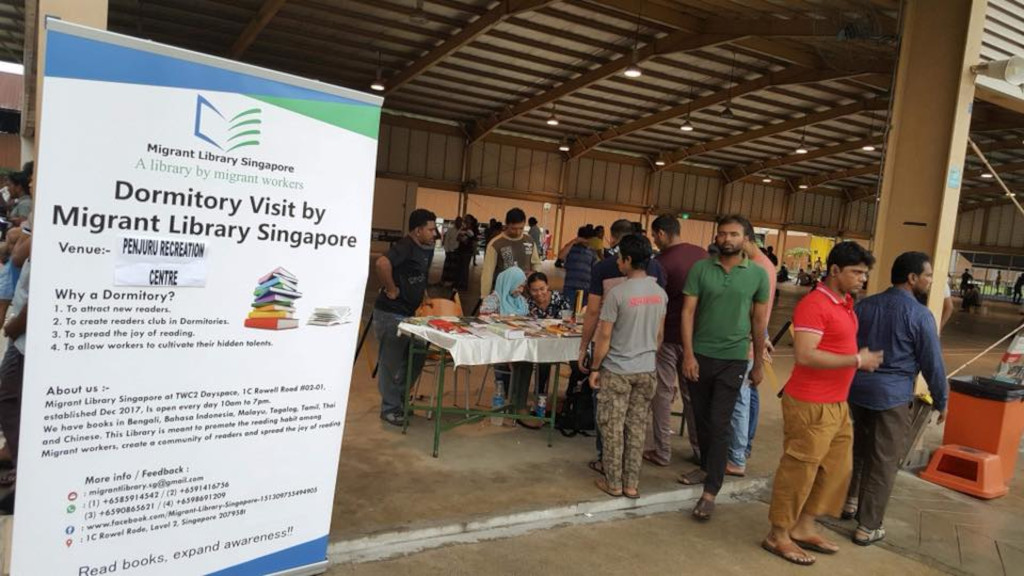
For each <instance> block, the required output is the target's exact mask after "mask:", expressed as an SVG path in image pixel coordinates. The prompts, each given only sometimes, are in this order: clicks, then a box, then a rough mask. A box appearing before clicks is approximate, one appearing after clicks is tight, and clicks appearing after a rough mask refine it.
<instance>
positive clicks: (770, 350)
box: [764, 340, 775, 364]
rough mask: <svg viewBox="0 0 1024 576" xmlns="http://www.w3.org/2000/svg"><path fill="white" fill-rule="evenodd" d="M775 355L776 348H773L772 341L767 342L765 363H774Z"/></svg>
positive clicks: (765, 344)
mask: <svg viewBox="0 0 1024 576" xmlns="http://www.w3.org/2000/svg"><path fill="white" fill-rule="evenodd" d="M774 353H775V346H772V342H771V340H765V342H764V363H765V364H771V363H772V354H774Z"/></svg>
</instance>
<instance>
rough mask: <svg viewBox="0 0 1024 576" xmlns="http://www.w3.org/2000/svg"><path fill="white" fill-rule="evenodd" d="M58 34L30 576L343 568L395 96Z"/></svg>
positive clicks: (39, 260) (130, 42)
mask: <svg viewBox="0 0 1024 576" xmlns="http://www.w3.org/2000/svg"><path fill="white" fill-rule="evenodd" d="M46 33H47V35H48V44H47V47H48V48H47V54H46V57H47V60H46V74H45V78H44V99H43V103H42V105H43V107H42V122H41V128H42V133H41V135H40V158H39V164H38V166H39V170H38V173H37V175H36V186H35V187H36V194H35V195H36V204H35V215H34V231H33V246H32V255H31V260H30V298H29V301H30V304H31V305H30V306H29V322H28V332H27V338H28V339H27V348H26V350H25V360H26V368H25V384H24V397H23V412H22V425H21V430H22V433H21V442H20V456H19V465H18V480H19V481H18V489H17V518H16V522H15V533H14V548H13V552H14V575H15V576H40V575H44V574H45V575H47V576H100V575H106V574H118V575H122V574H124V575H129V576H132V575H146V576H149V575H168V576H170V575H174V576H182V575H192V574H196V575H198V574H211V575H217V576H234V575H254V574H271V573H289V572H290V571H295V570H296V569H302V570H308V569H309V567H311V566H316V565H317V564H318V563H322V562H323V561H324V560H325V553H326V547H327V534H328V531H329V527H330V518H331V510H332V505H333V501H334V486H335V479H336V474H337V467H338V458H339V453H340V449H341V437H342V430H343V427H344V420H345V408H346V402H347V398H348V390H349V382H350V378H351V370H352V357H353V353H354V348H355V342H356V337H357V334H356V331H357V325H356V324H354V323H348V324H341V325H334V326H317V325H310V324H308V321H309V319H310V317H311V316H312V315H313V311H314V310H315V309H316V308H326V307H334V306H343V307H348V308H350V309H352V310H361V309H362V300H363V292H364V289H365V280H366V272H367V266H366V262H367V260H368V257H369V233H370V214H371V206H372V202H373V181H374V165H375V163H376V150H377V130H378V126H379V119H380V99H379V98H376V97H373V96H369V95H364V94H361V93H358V92H354V91H349V90H344V89H341V88H334V87H331V86H327V85H324V84H320V83H316V82H312V81H307V80H303V79H300V78H296V77H292V76H287V75H283V74H278V73H274V72H270V71H266V70H261V69H258V68H254V67H250V66H246V65H242V64H238V63H235V62H229V61H226V60H221V59H217V58H212V57H207V56H203V55H200V54H195V53H192V52H186V51H183V50H178V49H174V48H170V47H166V46H161V45H159V44H153V43H150V42H142V41H138V40H134V39H131V38H127V37H124V36H118V35H114V34H109V33H106V32H99V31H95V30H90V29H86V28H82V27H78V26H74V25H70V24H66V23H61V22H56V21H50V22H49V23H48V30H47V31H46Z"/></svg>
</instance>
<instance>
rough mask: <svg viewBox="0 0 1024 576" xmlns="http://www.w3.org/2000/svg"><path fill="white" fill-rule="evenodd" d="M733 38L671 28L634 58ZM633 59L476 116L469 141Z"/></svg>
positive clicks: (625, 57)
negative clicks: (503, 107) (678, 30)
mask: <svg viewBox="0 0 1024 576" xmlns="http://www.w3.org/2000/svg"><path fill="white" fill-rule="evenodd" d="M735 39H736V36H732V35H719V34H715V35H699V36H694V35H692V34H690V33H687V32H673V33H672V34H669V35H667V36H664V37H662V38H658V39H657V40H655V41H654V42H653V43H651V44H648V45H646V46H644V47H643V48H640V49H639V50H637V61H638V62H643V61H644V60H647V59H649V58H651V57H653V56H657V55H660V54H670V53H673V52H684V51H687V50H695V49H697V48H707V47H709V46H715V45H718V44H724V43H726V42H730V41H732V40H735ZM632 60H633V59H632V56H631V55H623V56H620V57H619V58H616V59H614V60H611V61H610V62H607V63H605V64H602V65H601V66H598V67H597V68H594V69H593V70H591V71H589V72H587V73H585V74H581V75H579V76H577V77H575V78H573V79H572V80H568V81H566V82H563V83H562V84H559V85H558V86H556V87H554V88H552V89H551V90H548V91H547V92H544V93H541V94H538V95H536V96H534V97H532V98H528V99H526V100H523V101H522V102H520V103H518V104H516V105H515V106H512V107H510V108H508V109H506V110H503V111H501V112H500V113H498V114H494V115H492V116H491V117H489V118H481V119H478V120H477V121H476V122H474V124H473V127H472V128H471V129H470V131H469V132H470V139H469V141H470V143H473V142H476V141H477V140H479V139H481V138H483V137H484V136H486V135H487V134H490V132H491V131H492V130H494V129H495V128H497V127H499V126H501V125H502V124H504V123H505V122H508V121H509V120H512V119H515V118H518V117H519V116H522V115H523V114H526V113H527V112H530V111H531V110H536V109H537V108H540V107H542V106H544V105H546V104H550V103H553V102H555V101H557V100H558V99H560V98H564V97H565V96H568V95H569V94H572V93H573V92H576V91H578V90H582V89H584V88H586V87H588V86H590V85H591V84H595V83H597V82H600V81H601V80H604V79H605V78H608V77H609V76H612V75H614V74H617V73H618V72H620V71H622V70H624V69H625V68H626V67H627V66H629V65H630V63H631V62H632Z"/></svg>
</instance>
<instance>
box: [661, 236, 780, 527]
mask: <svg viewBox="0 0 1024 576" xmlns="http://www.w3.org/2000/svg"><path fill="white" fill-rule="evenodd" d="M753 236H754V228H753V226H751V225H750V222H749V221H748V220H747V219H746V218H743V217H742V216H725V217H723V218H721V219H719V221H718V233H717V235H716V236H715V245H716V246H717V247H718V251H719V254H718V256H714V257H711V258H708V259H706V260H701V261H700V262H698V263H696V264H694V266H693V268H691V269H690V274H689V276H687V278H686V287H685V288H684V289H683V294H684V295H685V300H684V301H683V354H684V357H683V376H684V377H685V378H686V379H687V380H688V381H690V399H691V400H692V402H693V412H694V416H695V417H696V420H697V440H698V442H699V443H700V464H701V465H700V469H699V470H694V471H693V472H690V473H688V474H684V475H683V476H681V477H680V478H679V482H681V483H683V484H687V485H693V484H701V483H703V484H704V494H703V495H702V496H701V498H700V500H699V501H698V502H697V506H696V507H695V508H694V509H693V516H694V517H695V518H697V519H698V520H709V519H711V514H712V512H713V511H714V509H715V497H716V496H717V495H718V491H719V490H720V489H721V488H722V481H723V480H724V478H725V466H726V463H727V462H728V455H729V441H730V439H731V438H732V413H733V409H734V408H735V407H736V399H737V398H738V397H739V394H740V387H741V386H742V385H743V380H744V379H745V378H746V375H747V370H748V367H749V366H748V359H747V353H748V351H749V350H750V342H751V340H753V342H754V361H753V366H752V367H749V368H750V383H751V386H757V385H758V384H760V383H761V379H762V377H763V373H762V363H763V358H764V348H765V333H766V332H767V329H768V326H767V321H766V319H767V318H768V315H767V314H766V313H765V312H766V311H765V308H766V307H767V306H769V302H768V300H769V293H770V288H769V284H768V274H767V273H766V272H765V271H764V268H761V267H760V266H758V265H757V264H755V263H754V262H752V261H751V260H750V259H749V258H747V255H746V253H744V251H743V241H744V240H745V239H746V238H753Z"/></svg>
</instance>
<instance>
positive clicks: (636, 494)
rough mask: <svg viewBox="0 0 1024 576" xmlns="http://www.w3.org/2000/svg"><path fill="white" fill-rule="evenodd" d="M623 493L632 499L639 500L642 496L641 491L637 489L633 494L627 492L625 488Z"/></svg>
mask: <svg viewBox="0 0 1024 576" xmlns="http://www.w3.org/2000/svg"><path fill="white" fill-rule="evenodd" d="M622 495H623V496H625V497H626V498H629V499H630V500H637V499H639V498H640V492H636V491H635V492H633V493H632V494H631V493H629V492H626V491H625V490H623V491H622Z"/></svg>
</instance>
